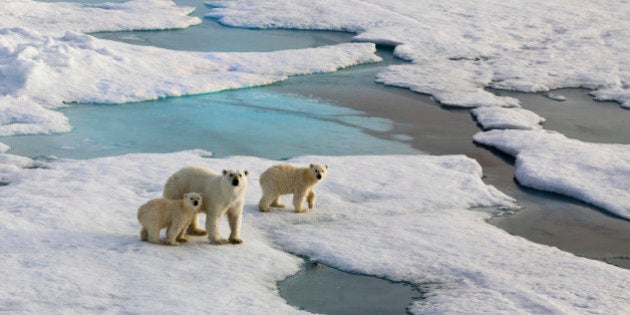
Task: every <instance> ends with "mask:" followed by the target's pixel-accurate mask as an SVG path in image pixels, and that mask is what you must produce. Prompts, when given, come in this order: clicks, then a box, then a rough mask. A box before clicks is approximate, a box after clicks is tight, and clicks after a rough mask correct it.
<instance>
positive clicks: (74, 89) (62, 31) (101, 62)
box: [0, 0, 381, 135]
mask: <svg viewBox="0 0 630 315" xmlns="http://www.w3.org/2000/svg"><path fill="white" fill-rule="evenodd" d="M28 8H32V10H31V11H29V10H28ZM145 8H146V10H144V9H145ZM5 9H6V12H4V11H2V10H5ZM190 10H191V9H190V8H178V7H176V6H174V4H173V3H172V2H171V1H164V0H151V1H140V0H137V1H131V2H127V3H123V4H102V5H94V6H85V5H79V4H68V3H40V2H34V1H26V0H24V1H19V0H12V1H9V2H6V3H5V2H3V3H2V4H0V12H3V13H2V14H5V15H6V16H7V19H5V18H4V17H3V18H2V19H0V21H2V22H0V104H2V105H0V135H15V134H35V133H44V134H50V133H58V132H67V131H69V130H71V126H70V124H69V122H68V120H67V118H66V117H65V116H63V115H62V114H60V113H59V112H56V111H54V109H57V108H59V107H63V106H68V105H67V104H68V103H74V102H89V103H125V102H136V101H143V100H151V99H157V98H161V97H168V96H180V95H187V94H200V93H209V92H216V91H221V90H226V89H235V88H242V87H251V86H257V85H263V84H269V83H273V82H276V81H280V80H285V79H286V78H287V77H288V76H291V75H302V74H310V73H316V72H326V71H335V70H338V69H340V68H343V67H348V66H352V65H356V64H360V63H367V62H377V61H380V60H381V59H380V57H378V56H376V55H375V54H374V52H375V46H374V44H369V43H350V44H341V45H335V46H328V47H318V48H308V49H295V50H284V51H276V52H264V53H263V52H261V53H256V52H251V53H203V52H184V51H173V50H167V49H161V48H156V47H149V46H134V45H129V44H124V43H119V42H113V41H108V40H102V39H97V38H95V37H93V36H90V35H85V34H82V33H79V31H80V32H84V31H99V30H127V29H155V28H157V26H149V25H145V24H143V23H140V24H138V23H136V24H133V23H132V22H131V20H134V21H140V20H142V21H154V22H151V23H156V25H162V26H163V28H169V27H186V26H188V25H190V24H194V23H192V22H194V21H189V22H190V23H185V24H181V23H179V24H177V25H180V26H175V24H173V22H174V20H178V19H185V20H190V19H193V18H190V17H187V16H186V14H187V13H188V12H190ZM26 11H28V14H26V13H25V12H26ZM58 12H61V14H62V15H64V16H66V18H65V19H61V20H59V23H58V24H55V23H56V22H57V20H55V19H53V18H54V17H56V16H57V14H58ZM119 15H120V16H119ZM49 19H51V20H49ZM77 20H78V21H77ZM119 20H120V21H129V23H128V24H125V23H122V22H120V23H119V22H118V21H119ZM46 21H48V23H53V21H54V22H55V23H53V24H55V25H54V26H50V27H48V26H47V25H46ZM91 21H94V23H93V24H89V23H88V22H91ZM147 23H148V22H147Z"/></svg>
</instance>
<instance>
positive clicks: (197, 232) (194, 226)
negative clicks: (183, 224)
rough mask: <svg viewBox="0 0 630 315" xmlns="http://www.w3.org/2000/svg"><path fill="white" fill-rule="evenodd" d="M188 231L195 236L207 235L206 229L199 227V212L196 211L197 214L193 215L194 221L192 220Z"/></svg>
mask: <svg viewBox="0 0 630 315" xmlns="http://www.w3.org/2000/svg"><path fill="white" fill-rule="evenodd" d="M186 233H187V234H190V235H194V236H206V234H207V233H206V231H204V230H202V229H201V228H200V227H199V213H195V216H194V217H193V219H192V222H190V225H189V226H188V229H187V230H186Z"/></svg>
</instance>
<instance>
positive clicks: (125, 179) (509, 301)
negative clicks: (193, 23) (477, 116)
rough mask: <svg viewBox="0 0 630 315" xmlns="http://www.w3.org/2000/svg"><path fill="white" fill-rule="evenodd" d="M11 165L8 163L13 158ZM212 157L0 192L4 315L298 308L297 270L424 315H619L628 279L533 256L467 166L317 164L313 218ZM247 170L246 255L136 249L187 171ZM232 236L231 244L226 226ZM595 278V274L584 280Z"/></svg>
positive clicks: (50, 174) (62, 175)
mask: <svg viewBox="0 0 630 315" xmlns="http://www.w3.org/2000/svg"><path fill="white" fill-rule="evenodd" d="M3 156H4V155H3ZM207 156H208V153H206V152H203V151H186V152H179V153H171V154H134V155H124V156H117V157H109V158H98V159H92V160H57V161H51V162H47V163H45V164H44V165H41V166H40V167H38V168H29V169H22V168H17V169H15V170H13V171H11V172H9V173H8V174H9V176H8V177H7V178H8V179H9V180H8V183H6V184H8V185H5V186H3V187H1V188H0V202H1V203H2V205H3V207H2V211H1V212H0V219H1V220H2V221H3V222H10V224H3V225H2V226H1V227H0V236H1V237H2V239H3V240H4V244H5V245H4V246H2V247H0V253H1V254H2V257H3V260H2V266H3V267H2V268H0V277H1V278H2V279H3V281H2V282H1V283H0V301H2V302H1V304H0V310H2V311H26V312H29V313H37V312H48V311H50V310H55V311H56V312H60V313H64V312H79V313H83V312H88V313H90V312H103V311H105V312H116V313H138V312H141V313H151V312H160V313H163V312H179V311H181V309H186V310H187V311H189V312H193V313H201V312H208V311H211V312H212V313H219V314H224V313H225V314H227V313H234V312H238V313H274V314H283V313H297V312H298V311H297V310H295V309H293V308H292V307H290V306H288V305H287V304H286V302H285V301H284V300H283V299H282V298H281V297H280V296H279V294H278V291H277V289H276V281H278V280H280V279H283V278H285V277H286V276H288V275H290V274H293V273H295V272H296V271H297V270H298V267H299V264H300V263H301V260H300V259H298V258H296V257H294V256H292V255H290V254H287V253H286V252H284V250H288V251H291V252H294V253H297V254H302V255H308V256H309V257H312V258H313V259H315V260H320V261H324V262H325V263H327V264H329V265H331V266H334V267H337V268H342V269H344V270H351V271H356V272H360V273H367V274H374V275H380V276H383V277H387V278H389V279H393V280H404V281H409V282H412V283H415V284H418V285H422V286H423V287H427V288H428V289H429V291H430V293H429V294H428V295H427V299H426V300H424V301H423V302H415V304H414V305H413V309H412V310H413V311H414V312H429V311H435V312H446V313H466V312H469V311H470V310H471V309H474V310H476V311H478V312H480V313H481V312H490V313H500V312H502V313H601V314H613V313H624V312H625V311H627V310H628V309H629V308H630V302H629V301H630V296H629V295H628V294H629V293H628V292H630V290H629V288H628V284H629V283H630V274H629V273H628V272H627V271H626V270H623V269H620V268H617V267H614V266H611V265H608V264H605V263H602V262H597V261H592V260H588V259H583V258H578V257H575V256H573V255H571V254H568V253H565V252H561V251H559V250H558V249H555V248H551V247H546V246H542V245H537V244H534V243H531V242H528V241H526V240H524V239H522V238H519V237H514V236H512V235H509V234H508V233H506V232H504V231H502V230H500V229H498V228H496V227H494V226H492V225H490V224H487V223H486V222H485V219H486V218H487V217H488V214H487V213H484V212H479V211H474V210H466V209H468V208H472V207H514V204H513V201H512V199H511V198H509V197H508V196H506V195H504V194H502V193H501V192H499V191H497V190H496V189H494V188H493V187H491V186H487V185H485V184H484V183H483V182H482V181H481V173H482V172H481V168H480V167H479V165H478V164H477V163H476V162H475V161H474V160H471V159H469V158H466V157H464V156H442V157H437V156H425V155H416V156H358V157H327V156H307V157H299V158H295V159H292V160H289V161H288V162H289V163H295V164H297V165H305V164H307V163H309V162H313V161H318V162H322V163H326V164H328V165H329V167H330V174H329V175H328V177H327V178H326V180H325V181H324V182H323V183H321V184H320V185H319V186H317V187H316V192H317V194H318V200H317V203H316V205H315V208H314V209H313V210H312V211H311V212H310V213H307V214H295V213H293V212H291V211H290V210H288V209H285V210H276V211H272V212H271V213H264V214H263V213H260V212H259V211H258V210H257V208H256V204H257V202H258V199H259V198H260V196H261V192H260V188H259V186H258V185H257V181H258V175H259V174H260V173H261V172H262V171H263V170H264V169H266V168H267V167H269V166H271V165H273V164H276V163H277V162H276V161H273V160H265V159H260V158H255V157H230V158H224V159H214V158H207ZM190 164H192V165H202V166H207V167H211V168H213V169H216V170H220V169H224V168H241V169H243V168H246V169H248V170H249V171H250V177H249V182H250V185H249V187H248V190H247V193H246V206H245V215H244V219H243V233H242V234H243V238H244V240H245V243H244V244H243V245H239V246H232V245H230V246H211V245H208V244H207V243H206V241H205V239H204V238H193V239H192V240H191V242H189V243H187V244H184V245H182V246H180V247H168V246H159V245H152V244H148V243H144V242H140V241H139V239H138V232H139V225H138V223H137V221H136V209H137V207H138V206H140V205H141V204H142V203H144V202H145V201H146V200H148V199H151V198H155V197H158V196H160V195H161V191H162V185H163V183H164V181H165V180H166V178H167V177H168V176H169V175H170V174H171V173H172V172H174V171H175V170H177V169H178V168H180V167H182V166H184V165H190ZM222 232H223V233H228V227H227V224H226V223H225V222H224V224H223V225H222ZM585 270H588V272H584V271H585Z"/></svg>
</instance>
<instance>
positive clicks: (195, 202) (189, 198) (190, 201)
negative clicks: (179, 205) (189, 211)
mask: <svg viewBox="0 0 630 315" xmlns="http://www.w3.org/2000/svg"><path fill="white" fill-rule="evenodd" d="M184 202H185V203H186V204H187V205H189V206H191V207H193V208H194V209H195V210H198V209H199V206H201V194H199V193H196V192H190V193H186V194H184Z"/></svg>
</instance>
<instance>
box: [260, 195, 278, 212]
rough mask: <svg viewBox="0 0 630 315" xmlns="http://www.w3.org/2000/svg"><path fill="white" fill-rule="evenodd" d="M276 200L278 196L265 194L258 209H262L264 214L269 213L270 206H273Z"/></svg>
mask: <svg viewBox="0 0 630 315" xmlns="http://www.w3.org/2000/svg"><path fill="white" fill-rule="evenodd" d="M275 199H276V196H274V195H271V194H266V193H264V192H263V196H262V198H260V201H259V202H258V209H260V211H262V212H267V211H269V210H271V208H270V207H269V205H271V203H272V202H273V201H274V200H275Z"/></svg>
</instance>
